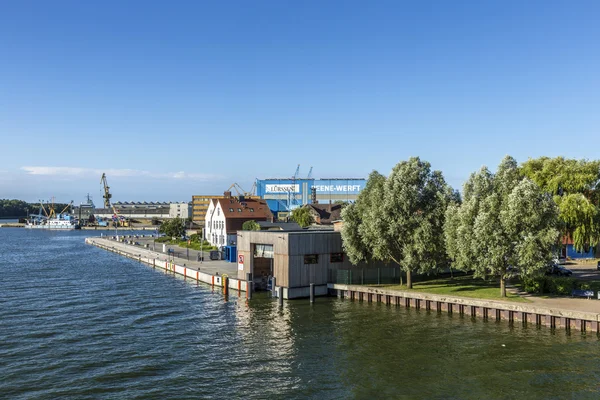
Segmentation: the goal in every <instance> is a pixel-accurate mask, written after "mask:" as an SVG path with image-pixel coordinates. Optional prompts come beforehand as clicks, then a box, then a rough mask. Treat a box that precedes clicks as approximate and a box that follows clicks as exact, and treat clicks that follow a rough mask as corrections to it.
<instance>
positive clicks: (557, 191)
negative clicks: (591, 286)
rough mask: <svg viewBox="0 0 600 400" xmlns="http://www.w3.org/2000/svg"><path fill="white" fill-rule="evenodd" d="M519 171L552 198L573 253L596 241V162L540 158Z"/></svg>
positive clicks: (599, 184) (599, 236)
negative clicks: (573, 249) (571, 242)
mask: <svg viewBox="0 0 600 400" xmlns="http://www.w3.org/2000/svg"><path fill="white" fill-rule="evenodd" d="M522 171H523V173H524V174H525V176H527V177H528V178H530V179H531V180H532V181H534V182H535V183H537V184H538V186H540V188H542V190H544V191H545V192H547V193H550V194H552V195H553V196H554V201H555V202H556V204H557V205H558V208H559V210H560V213H559V218H560V221H561V231H562V234H563V235H564V236H567V237H570V238H571V239H572V240H573V246H574V247H575V249H576V250H578V251H582V250H584V249H585V247H587V246H597V245H598V243H599V242H600V161H598V160H594V161H587V160H574V159H565V158H563V157H556V158H548V157H540V158H537V159H529V160H528V161H527V162H525V163H523V166H522Z"/></svg>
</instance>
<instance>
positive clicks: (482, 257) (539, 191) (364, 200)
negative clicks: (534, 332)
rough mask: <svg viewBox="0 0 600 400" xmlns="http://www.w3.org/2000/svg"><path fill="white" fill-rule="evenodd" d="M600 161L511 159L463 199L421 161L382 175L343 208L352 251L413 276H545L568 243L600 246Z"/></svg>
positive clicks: (471, 184)
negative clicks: (452, 272) (451, 272)
mask: <svg viewBox="0 0 600 400" xmlns="http://www.w3.org/2000/svg"><path fill="white" fill-rule="evenodd" d="M599 202H600V162H599V161H587V160H570V159H564V158H562V157H558V158H547V157H542V158H538V159H530V160H528V161H527V162H525V163H523V164H522V165H520V166H519V165H518V163H517V161H516V160H515V159H514V158H512V157H510V156H507V157H505V158H504V159H503V160H502V162H501V163H500V165H499V166H498V168H497V170H496V172H495V173H492V172H491V171H490V170H489V169H488V168H487V167H482V168H481V169H480V170H479V171H477V172H474V173H472V174H471V175H470V177H469V179H468V180H467V182H465V184H464V185H463V190H462V196H461V194H459V192H457V191H455V190H453V189H452V188H451V187H450V186H449V185H448V184H447V183H446V182H445V180H444V177H443V174H442V172H440V171H432V170H431V165H430V164H429V163H428V162H426V161H422V160H420V159H419V158H418V157H413V158H410V159H409V160H408V161H403V162H400V163H399V164H397V165H396V166H395V167H394V168H393V170H392V172H391V173H390V175H389V176H387V177H385V176H383V175H381V174H380V173H378V172H377V171H373V172H372V173H371V174H370V175H369V179H368V181H367V185H366V187H365V189H364V190H363V191H362V192H361V193H360V194H359V196H358V198H357V200H356V202H355V203H353V204H351V205H349V206H347V207H346V208H345V209H344V210H343V212H342V219H343V221H344V228H343V230H342V237H343V239H344V240H343V243H344V249H345V251H346V253H347V254H348V257H349V259H350V261H351V262H352V263H353V264H355V265H356V264H359V263H364V262H370V261H380V262H383V263H386V264H390V263H394V264H397V265H399V266H400V268H401V269H402V270H403V271H405V272H406V278H407V282H406V283H407V287H408V288H412V273H419V274H424V273H432V272H437V271H439V270H441V269H444V268H447V267H448V266H452V268H455V269H459V270H463V271H469V272H473V274H474V276H475V277H480V278H484V279H487V278H494V279H497V280H498V281H499V284H500V290H501V294H502V296H505V295H506V285H505V282H506V279H507V278H509V277H510V276H511V275H512V274H513V273H514V271H516V270H518V271H519V273H520V274H521V275H522V276H524V277H535V276H539V275H540V274H542V273H543V271H544V270H545V268H546V266H547V265H548V264H549V263H550V262H551V260H552V259H553V258H554V256H555V255H556V252H557V250H558V249H559V248H560V247H559V246H561V244H562V242H561V240H562V238H564V237H567V238H569V239H572V240H573V243H574V246H575V248H576V249H577V250H579V251H581V250H584V249H587V248H588V247H595V246H597V245H598V242H599V241H600V234H599V233H600V204H599Z"/></svg>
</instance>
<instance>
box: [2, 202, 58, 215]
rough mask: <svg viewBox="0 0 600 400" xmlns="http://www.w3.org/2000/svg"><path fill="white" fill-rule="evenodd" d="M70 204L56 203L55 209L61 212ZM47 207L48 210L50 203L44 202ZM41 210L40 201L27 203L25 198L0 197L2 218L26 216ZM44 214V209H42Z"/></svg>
mask: <svg viewBox="0 0 600 400" xmlns="http://www.w3.org/2000/svg"><path fill="white" fill-rule="evenodd" d="M67 206H68V204H63V203H55V204H54V210H55V211H56V212H57V213H59V212H61V211H62V210H63V209H64V208H65V207H67ZM44 207H46V211H48V205H47V204H44ZM39 210H40V204H39V203H27V202H25V201H23V200H14V199H13V200H9V199H0V218H9V217H12V218H20V217H26V216H27V215H30V214H37V213H38V212H39ZM42 214H43V211H42Z"/></svg>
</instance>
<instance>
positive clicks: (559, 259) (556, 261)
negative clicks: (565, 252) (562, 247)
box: [554, 257, 567, 265]
mask: <svg viewBox="0 0 600 400" xmlns="http://www.w3.org/2000/svg"><path fill="white" fill-rule="evenodd" d="M566 263H567V258H566V257H555V258H554V264H559V265H560V264H566Z"/></svg>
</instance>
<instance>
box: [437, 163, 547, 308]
mask: <svg viewBox="0 0 600 400" xmlns="http://www.w3.org/2000/svg"><path fill="white" fill-rule="evenodd" d="M463 192H464V193H463V194H464V197H463V202H462V204H460V205H458V204H454V205H451V206H449V207H448V209H447V211H446V225H445V226H444V236H445V240H446V248H447V251H448V255H449V257H450V258H451V259H452V260H453V261H454V265H455V266H456V267H457V268H458V269H462V270H465V271H471V270H472V271H473V272H474V276H476V277H480V278H484V279H485V278H488V277H493V278H496V279H498V280H499V281H500V293H501V296H503V297H504V296H506V279H507V278H508V277H509V276H510V275H511V267H517V268H518V269H519V271H520V272H521V274H522V275H523V276H533V275H535V274H538V273H539V272H540V271H542V269H543V268H544V266H545V265H546V264H547V263H548V262H549V261H550V260H551V258H552V246H553V244H554V243H556V238H557V237H558V229H557V224H558V209H557V207H556V204H555V203H554V201H553V200H552V198H551V197H550V196H549V195H548V194H545V193H544V192H543V191H542V190H541V189H540V188H539V187H538V186H537V185H536V184H535V183H533V182H532V181H531V180H529V179H523V178H522V177H521V175H520V171H519V168H518V166H517V163H516V161H515V160H514V159H513V158H512V157H508V156H507V157H505V158H504V160H502V162H501V164H500V165H499V167H498V171H497V172H496V174H492V173H490V171H489V170H488V169H487V168H485V167H483V168H482V169H481V170H480V171H479V172H477V173H474V174H471V176H470V178H469V180H468V181H467V182H466V183H465V185H464V190H463Z"/></svg>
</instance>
